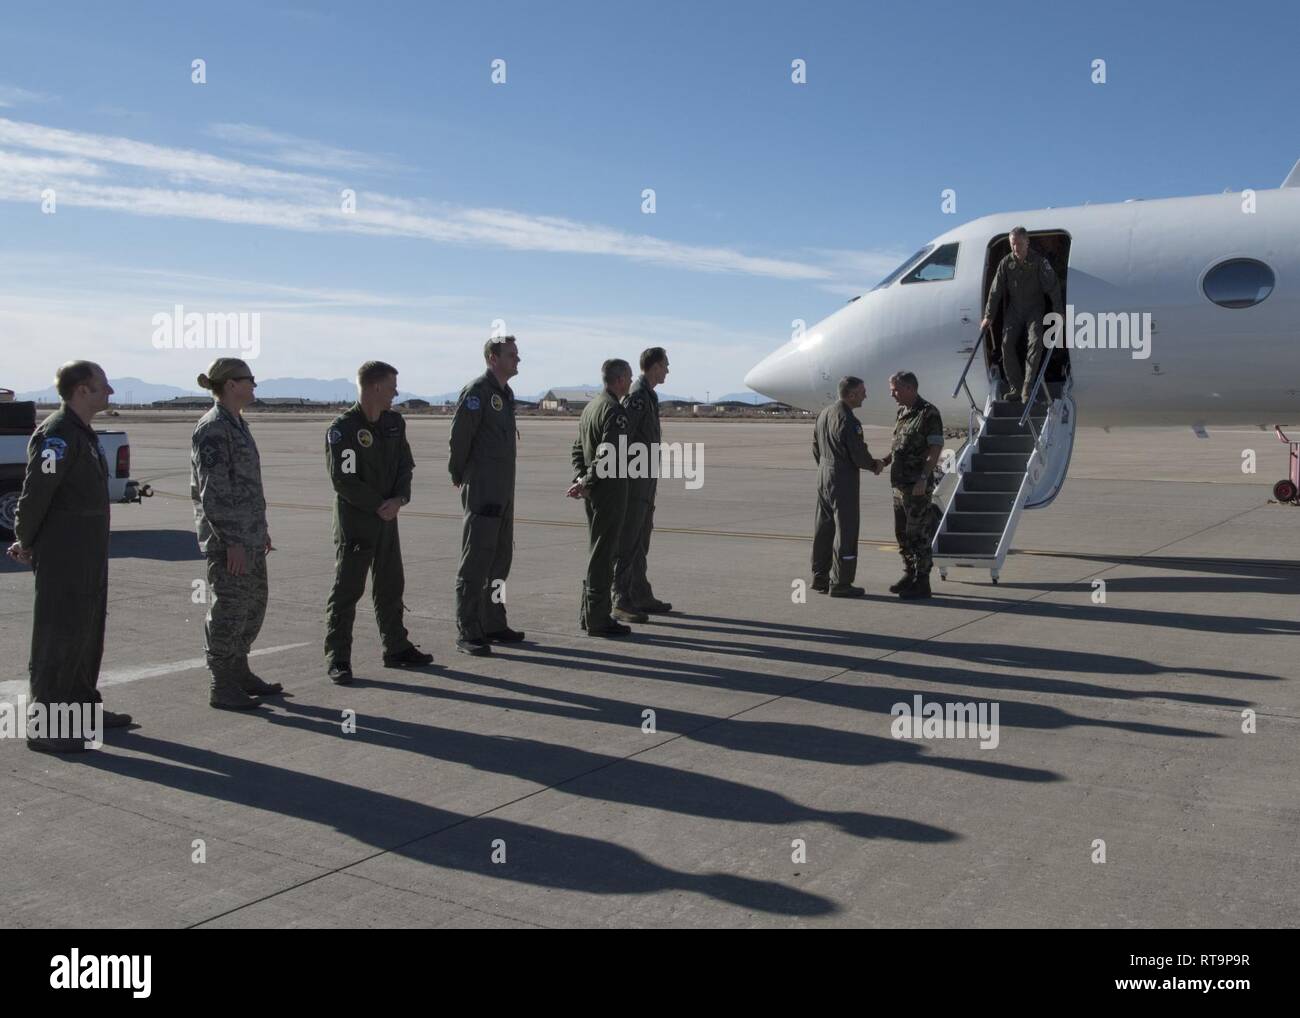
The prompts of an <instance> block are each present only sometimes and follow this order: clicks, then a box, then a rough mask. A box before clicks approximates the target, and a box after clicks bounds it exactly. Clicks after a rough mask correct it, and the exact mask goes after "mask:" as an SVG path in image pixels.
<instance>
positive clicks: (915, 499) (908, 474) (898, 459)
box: [884, 371, 943, 599]
mask: <svg viewBox="0 0 1300 1018" xmlns="http://www.w3.org/2000/svg"><path fill="white" fill-rule="evenodd" d="M889 394H890V395H891V396H893V397H894V401H895V402H896V403H898V416H897V419H896V420H895V422H894V444H893V448H892V449H891V450H890V453H889V455H888V456H887V457H885V461H884V462H885V463H887V464H888V465H889V484H890V487H892V488H893V489H894V536H895V538H897V540H898V553H899V554H900V555H901V556H902V557H903V569H904V572H903V576H902V577H901V578H900V579H899V581H898V582H897V583H895V584H894V585H893V586H891V587H890V588H889V589H890V591H891V592H892V593H895V594H897V595H898V596H899V597H900V598H903V599H911V598H926V597H929V596H930V568H931V566H932V561H931V552H930V542H931V541H932V540H933V539H934V532H935V530H936V528H937V527H938V525H939V507H938V506H936V505H935V504H934V501H933V498H932V496H933V494H934V488H935V480H934V471H935V467H936V466H938V464H939V458H940V457H941V456H942V455H943V418H942V417H940V416H939V411H938V410H937V409H935V407H934V405H933V404H931V403H927V402H926V401H925V400H923V399H922V398H921V397H920V395H919V393H918V392H917V380H916V375H914V374H912V373H911V372H910V371H900V372H898V373H897V374H896V375H893V376H892V377H891V378H890V379H889Z"/></svg>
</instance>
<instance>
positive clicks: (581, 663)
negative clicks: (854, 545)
mask: <svg viewBox="0 0 1300 1018" xmlns="http://www.w3.org/2000/svg"><path fill="white" fill-rule="evenodd" d="M639 632H644V630H640V631H639ZM635 642H636V643H640V644H642V645H644V646H650V647H653V646H659V647H663V648H664V649H674V650H679V651H682V650H684V651H688V652H689V651H692V650H695V651H699V652H701V653H708V654H728V655H738V656H744V657H750V658H753V657H766V658H774V659H776V660H781V661H791V662H796V661H801V662H805V663H806V662H810V661H811V662H814V663H823V664H824V663H831V664H832V665H834V664H840V665H841V666H842V667H845V668H851V669H854V670H855V671H857V672H859V673H862V674H863V676H864V677H868V678H869V677H870V676H871V675H872V674H884V675H889V676H891V677H893V678H903V679H905V678H915V679H917V680H919V681H923V682H930V683H932V682H936V681H939V682H947V681H953V680H954V676H956V678H957V680H959V681H960V684H962V685H967V686H969V685H974V686H985V687H994V688H1000V687H1002V686H1003V685H1005V683H1004V682H1003V679H1002V677H1001V676H999V675H995V674H987V673H982V672H961V673H955V672H953V671H951V670H948V669H944V670H942V671H940V670H939V669H935V668H933V667H925V666H922V665H911V664H907V663H904V662H900V661H892V660H884V661H880V660H871V659H863V658H839V657H834V658H831V657H828V656H827V655H818V654H812V655H805V654H803V653H802V652H801V651H799V650H797V649H792V648H788V647H762V648H753V647H744V646H739V645H737V644H734V643H722V642H719V641H713V640H701V639H693V638H690V637H687V638H685V639H681V638H674V637H672V636H670V635H665V636H659V635H654V636H649V635H647V636H638V638H637V639H636V641H635ZM501 656H502V657H505V658H509V659H512V660H516V661H520V662H527V661H530V660H531V661H532V662H533V663H536V664H546V665H549V666H551V667H554V668H572V669H578V670H585V671H594V672H600V673H601V674H606V675H626V676H635V677H638V678H647V679H658V680H663V681H669V682H680V683H685V684H693V685H710V686H715V687H717V688H719V689H729V690H743V691H745V692H753V693H763V694H766V695H769V696H788V697H792V698H794V699H798V700H806V701H809V702H812V703H822V704H827V705H830V706H836V707H847V708H850V709H853V710H861V711H869V712H872V713H876V714H882V715H885V716H886V717H888V716H889V714H890V710H891V708H892V707H893V706H894V704H896V703H908V704H910V703H911V702H912V697H913V695H914V694H916V693H918V692H920V690H921V687H912V688H910V689H887V688H881V687H879V686H868V685H849V684H847V683H845V682H839V681H835V680H832V679H826V680H817V679H793V678H788V677H786V676H782V675H774V674H770V673H766V672H754V671H749V670H746V669H740V668H727V667H725V666H721V665H716V664H712V663H710V662H706V661H700V660H695V661H691V662H678V661H673V660H668V659H665V658H663V657H657V658H655V660H654V661H653V662H647V660H646V659H645V657H644V656H633V655H630V654H615V653H610V652H609V651H605V650H602V651H601V652H599V653H598V652H594V651H587V650H582V649H577V648H556V649H551V648H547V647H536V648H534V649H533V650H532V651H530V652H529V653H526V654H525V653H522V652H521V653H517V654H502V655H501ZM1094 695H1098V694H1096V693H1094ZM930 698H931V699H933V695H932V696H931V697H930ZM997 701H998V704H999V724H1000V725H1011V726H1012V727H1017V728H1041V729H1060V728H1070V727H1075V726H1079V727H1087V726H1093V727H1101V728H1115V729H1119V730H1121V731H1127V732H1141V733H1144V734H1147V735H1168V736H1178V737H1184V738H1200V739H1208V738H1220V736H1218V735H1216V734H1215V733H1212V732H1204V731H1197V730H1195V729H1191V728H1181V727H1176V726H1172V725H1156V724H1149V723H1147V722H1142V721H1119V720H1103V719H1097V718H1087V717H1082V716H1080V715H1077V714H1071V713H1070V712H1068V711H1064V710H1061V709H1059V708H1057V707H1047V706H1044V705H1042V704H1034V703H1022V702H1016V701H1008V700H1007V699H1006V698H1005V697H1002V696H998V697H997ZM647 706H653V705H647ZM882 724H884V722H882Z"/></svg>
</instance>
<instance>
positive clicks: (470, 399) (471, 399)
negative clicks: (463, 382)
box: [465, 396, 481, 410]
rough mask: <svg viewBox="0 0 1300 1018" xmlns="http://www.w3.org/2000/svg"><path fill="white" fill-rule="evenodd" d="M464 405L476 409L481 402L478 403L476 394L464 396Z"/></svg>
mask: <svg viewBox="0 0 1300 1018" xmlns="http://www.w3.org/2000/svg"><path fill="white" fill-rule="evenodd" d="M465 405H466V406H467V407H469V408H470V409H471V410H477V409H478V408H479V406H480V405H481V404H480V403H479V401H478V397H477V396H466V397H465Z"/></svg>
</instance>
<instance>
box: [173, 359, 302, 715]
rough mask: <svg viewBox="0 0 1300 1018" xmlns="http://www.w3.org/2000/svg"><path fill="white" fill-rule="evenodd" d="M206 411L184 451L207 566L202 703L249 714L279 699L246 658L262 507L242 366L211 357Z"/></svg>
mask: <svg viewBox="0 0 1300 1018" xmlns="http://www.w3.org/2000/svg"><path fill="white" fill-rule="evenodd" d="M199 385H201V386H202V387H203V388H205V389H210V390H211V391H212V395H213V398H214V400H215V402H214V404H213V407H212V409H211V410H209V411H208V412H207V413H206V414H204V415H203V417H201V418H200V419H199V423H198V425H197V426H196V427H195V429H194V437H193V439H192V440H191V443H190V497H191V498H192V499H193V500H194V522H195V526H196V527H197V529H198V535H199V550H200V551H202V552H203V553H204V554H205V555H206V556H207V559H208V617H207V622H206V625H205V626H204V634H205V636H206V638H207V648H206V649H207V658H208V668H209V669H210V670H211V672H212V693H211V696H210V697H209V700H208V702H209V703H210V704H211V705H212V706H213V707H218V708H221V709H223V710H248V709H249V708H252V707H256V706H258V704H260V703H261V701H260V700H258V699H257V697H258V696H269V695H272V694H275V693H279V692H281V691H282V687H281V686H280V684H279V683H278V682H276V683H271V682H264V681H263V680H262V679H260V678H258V677H257V676H256V675H254V674H253V673H252V672H251V671H250V670H249V667H248V652H249V650H250V649H251V647H252V645H253V641H254V640H256V639H257V634H258V632H259V631H260V630H261V628H262V620H263V619H264V618H265V617H266V593H267V585H266V555H267V552H269V551H271V550H272V548H271V536H270V534H269V533H267V529H266V499H265V497H264V496H263V494H262V465H261V459H260V458H259V456H258V454H257V443H256V442H254V441H253V433H252V432H251V431H249V429H248V424H247V422H245V420H244V417H243V410H244V408H245V407H246V406H248V405H249V404H251V403H252V402H253V398H254V397H253V390H254V389H256V387H257V383H256V382H255V381H254V380H253V373H252V372H251V371H249V369H248V365H247V364H245V363H244V362H243V361H242V360H239V359H238V358H235V357H218V358H217V359H216V360H215V361H213V362H212V366H211V367H209V368H208V371H207V374H205V375H199Z"/></svg>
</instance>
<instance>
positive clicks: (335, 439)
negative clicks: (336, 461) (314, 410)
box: [325, 428, 343, 445]
mask: <svg viewBox="0 0 1300 1018" xmlns="http://www.w3.org/2000/svg"><path fill="white" fill-rule="evenodd" d="M325 441H327V442H328V443H329V444H330V445H338V444H339V442H341V441H343V432H341V431H339V429H338V428H330V430H329V432H328V433H327V434H326V435H325Z"/></svg>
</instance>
